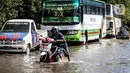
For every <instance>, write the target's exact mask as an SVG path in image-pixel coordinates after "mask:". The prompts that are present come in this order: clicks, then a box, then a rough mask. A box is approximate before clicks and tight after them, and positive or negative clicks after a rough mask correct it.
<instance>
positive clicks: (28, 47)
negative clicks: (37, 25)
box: [25, 45, 30, 54]
mask: <svg viewBox="0 0 130 73" xmlns="http://www.w3.org/2000/svg"><path fill="white" fill-rule="evenodd" d="M25 53H26V54H30V46H29V45H27V47H26V52H25Z"/></svg>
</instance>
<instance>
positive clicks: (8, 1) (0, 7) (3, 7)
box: [0, 0, 22, 24]
mask: <svg viewBox="0 0 130 73" xmlns="http://www.w3.org/2000/svg"><path fill="white" fill-rule="evenodd" d="M18 5H22V0H0V24H2V23H3V22H5V21H6V20H9V19H12V18H16V17H17V16H18V10H17V6H18Z"/></svg>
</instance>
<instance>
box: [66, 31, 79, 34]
mask: <svg viewBox="0 0 130 73" xmlns="http://www.w3.org/2000/svg"><path fill="white" fill-rule="evenodd" d="M77 33H78V30H70V31H69V33H68V34H70V35H74V34H77Z"/></svg>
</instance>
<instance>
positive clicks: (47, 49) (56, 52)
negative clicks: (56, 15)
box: [40, 38, 63, 63]
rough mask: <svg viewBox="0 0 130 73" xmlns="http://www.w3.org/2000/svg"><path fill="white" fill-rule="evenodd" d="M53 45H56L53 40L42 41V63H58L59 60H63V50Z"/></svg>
mask: <svg viewBox="0 0 130 73" xmlns="http://www.w3.org/2000/svg"><path fill="white" fill-rule="evenodd" d="M52 43H55V41H54V40H53V39H51V38H45V39H42V43H41V49H40V51H41V54H40V62H44V63H49V62H58V61H59V58H60V59H62V56H61V54H62V51H63V49H62V48H61V47H58V46H55V45H52Z"/></svg>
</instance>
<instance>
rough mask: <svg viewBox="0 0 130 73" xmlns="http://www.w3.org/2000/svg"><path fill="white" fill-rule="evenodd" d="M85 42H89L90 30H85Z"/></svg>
mask: <svg viewBox="0 0 130 73" xmlns="http://www.w3.org/2000/svg"><path fill="white" fill-rule="evenodd" d="M85 43H88V32H87V31H85Z"/></svg>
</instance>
